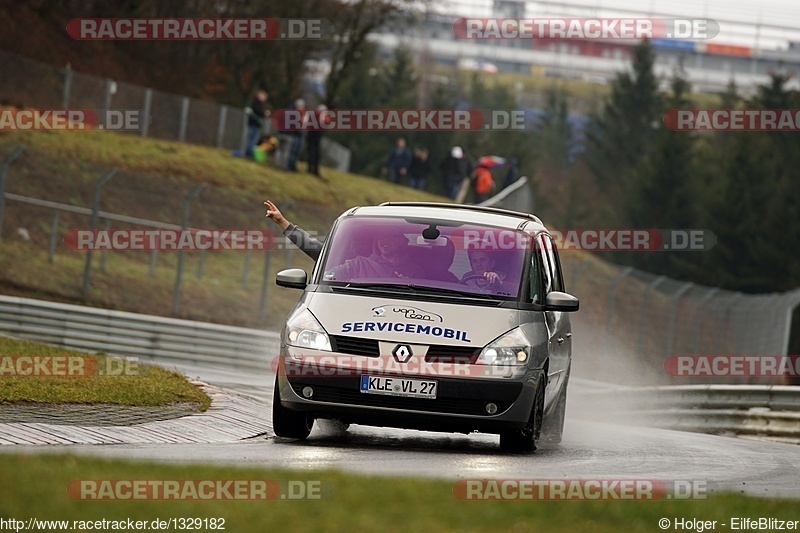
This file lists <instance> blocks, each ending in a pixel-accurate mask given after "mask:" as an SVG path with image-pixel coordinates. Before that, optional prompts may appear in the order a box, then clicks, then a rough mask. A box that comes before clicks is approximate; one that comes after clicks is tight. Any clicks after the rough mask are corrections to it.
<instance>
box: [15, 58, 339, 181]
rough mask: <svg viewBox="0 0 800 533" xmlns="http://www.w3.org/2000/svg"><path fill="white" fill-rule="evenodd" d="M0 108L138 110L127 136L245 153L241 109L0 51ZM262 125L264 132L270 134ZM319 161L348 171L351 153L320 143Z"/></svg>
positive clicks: (334, 144) (243, 121)
mask: <svg viewBox="0 0 800 533" xmlns="http://www.w3.org/2000/svg"><path fill="white" fill-rule="evenodd" d="M0 72H2V73H3V76H0V106H3V105H11V106H15V107H20V108H36V109H97V110H111V109H115V110H141V111H142V113H143V115H144V116H145V117H149V118H150V120H145V121H142V123H141V124H140V129H139V130H137V131H135V132H130V133H131V134H137V135H141V136H142V137H154V138H157V139H168V140H175V141H181V142H188V143H194V144H202V145H206V146H215V147H217V148H223V149H228V150H238V151H242V152H243V151H244V149H245V143H246V142H247V114H246V112H245V110H244V109H242V108H235V107H231V106H227V105H220V104H216V103H214V102H207V101H204V100H199V99H197V98H189V97H185V96H179V95H175V94H169V93H165V92H163V91H158V90H155V89H149V88H146V87H140V86H138V85H132V84H130V83H125V82H118V81H114V80H110V79H106V78H101V77H98V76H92V75H89V74H83V73H80V72H76V71H74V70H72V69H71V68H69V66H67V67H66V68H63V69H60V68H56V67H53V66H51V65H47V64H45V63H40V62H38V61H33V60H31V59H27V58H24V57H22V56H19V55H16V54H12V53H10V52H6V51H4V50H0ZM270 130H271V128H270V125H269V124H267V125H266V127H265V132H270ZM322 163H323V165H325V166H330V167H332V168H335V169H337V170H342V171H347V170H348V169H349V168H350V151H349V150H348V149H347V148H345V147H344V146H342V145H340V144H337V143H335V142H333V141H330V140H329V139H323V143H322Z"/></svg>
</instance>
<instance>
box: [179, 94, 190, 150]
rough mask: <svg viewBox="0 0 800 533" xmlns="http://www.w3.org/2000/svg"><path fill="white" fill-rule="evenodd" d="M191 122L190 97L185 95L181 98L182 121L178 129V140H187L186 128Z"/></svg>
mask: <svg viewBox="0 0 800 533" xmlns="http://www.w3.org/2000/svg"><path fill="white" fill-rule="evenodd" d="M188 123H189V97H187V96H184V97H183V98H182V99H181V123H180V127H179V129H178V140H179V141H180V142H186V128H187V126H188Z"/></svg>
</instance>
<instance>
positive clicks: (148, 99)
mask: <svg viewBox="0 0 800 533" xmlns="http://www.w3.org/2000/svg"><path fill="white" fill-rule="evenodd" d="M152 106H153V89H145V90H144V109H143V112H144V117H142V121H140V124H141V125H142V137H147V132H148V130H149V129H150V110H151V108H152Z"/></svg>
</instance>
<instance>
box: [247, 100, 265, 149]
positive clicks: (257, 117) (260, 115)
mask: <svg viewBox="0 0 800 533" xmlns="http://www.w3.org/2000/svg"><path fill="white" fill-rule="evenodd" d="M268 99H269V94H268V93H267V91H265V90H263V89H259V91H258V92H256V95H255V96H254V97H253V101H252V102H250V107H248V108H247V145H246V147H245V152H244V155H245V157H253V149H254V148H255V146H256V141H257V140H258V138H259V137H260V136H261V129H262V128H263V127H264V122H265V121H266V120H267V119H268V118H269V110H268V109H267V108H266V105H267V100H268Z"/></svg>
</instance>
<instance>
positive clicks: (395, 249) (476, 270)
mask: <svg viewBox="0 0 800 533" xmlns="http://www.w3.org/2000/svg"><path fill="white" fill-rule="evenodd" d="M448 224H450V223H448ZM331 239H332V241H331V247H330V251H329V253H328V255H327V257H326V259H325V264H324V265H323V266H322V269H321V270H320V272H321V276H322V278H321V280H320V281H321V282H322V283H323V284H324V283H339V282H346V283H352V284H360V285H370V284H391V285H406V286H408V285H414V286H417V287H420V288H430V289H439V290H442V289H443V290H450V291H454V292H467V293H474V294H489V295H492V296H498V297H503V298H516V297H517V295H518V293H519V288H520V277H521V275H522V270H523V265H524V264H525V256H526V250H527V249H528V248H529V246H528V243H529V237H528V235H527V234H525V233H523V232H518V231H514V230H500V229H497V228H491V227H488V226H479V225H469V224H463V225H460V226H452V225H443V224H437V223H436V222H435V221H412V222H409V221H406V220H404V219H399V218H371V217H370V218H368V217H358V218H349V219H345V220H342V221H340V223H339V224H338V225H337V227H336V230H335V233H334V234H333V235H332V237H331Z"/></svg>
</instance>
